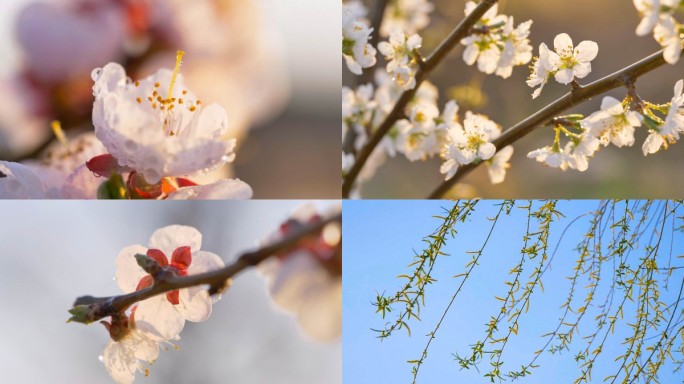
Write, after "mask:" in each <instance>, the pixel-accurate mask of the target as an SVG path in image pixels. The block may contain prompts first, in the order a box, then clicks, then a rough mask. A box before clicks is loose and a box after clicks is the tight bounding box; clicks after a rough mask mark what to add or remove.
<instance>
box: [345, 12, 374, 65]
mask: <svg viewBox="0 0 684 384" xmlns="http://www.w3.org/2000/svg"><path fill="white" fill-rule="evenodd" d="M365 16H366V9H365V8H364V7H363V5H362V4H361V3H360V2H349V3H348V4H345V5H343V7H342V57H344V60H345V62H346V63H347V68H349V70H350V71H351V72H352V73H354V74H357V75H360V74H361V73H363V68H369V67H372V66H374V65H375V62H376V59H375V55H376V53H377V52H376V50H375V48H374V47H373V45H372V44H370V43H369V42H368V40H369V39H370V35H371V33H372V32H373V29H372V28H370V27H369V26H368V23H367V21H365V20H364V19H363V18H364V17H365Z"/></svg>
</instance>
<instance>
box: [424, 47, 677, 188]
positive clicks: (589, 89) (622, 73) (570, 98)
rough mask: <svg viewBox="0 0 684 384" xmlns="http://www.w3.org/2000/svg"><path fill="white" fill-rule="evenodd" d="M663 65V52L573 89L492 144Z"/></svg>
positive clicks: (462, 171)
mask: <svg viewBox="0 0 684 384" xmlns="http://www.w3.org/2000/svg"><path fill="white" fill-rule="evenodd" d="M663 64H665V59H664V58H663V51H658V52H656V53H654V54H651V55H650V56H647V57H645V58H644V59H642V60H640V61H638V62H636V63H634V64H632V65H629V66H627V67H625V68H623V69H621V70H619V71H617V72H615V73H612V74H610V75H608V76H606V77H604V78H602V79H600V80H597V81H595V82H593V83H591V84H589V85H586V86H582V87H579V88H576V89H573V90H572V91H570V92H568V93H566V94H565V95H564V96H563V97H561V98H559V99H558V100H556V101H554V102H552V103H551V104H549V105H547V106H546V107H544V108H543V109H541V110H540V111H538V112H537V113H535V114H534V115H532V116H529V117H528V118H526V119H525V120H523V121H521V122H519V123H518V124H516V125H514V126H512V127H511V128H509V129H507V130H506V131H505V132H504V133H503V134H501V136H499V137H498V138H497V139H495V140H494V141H493V142H492V143H493V144H494V145H495V146H496V150H497V151H499V150H501V149H502V148H504V147H505V146H507V145H510V144H513V143H514V142H516V141H518V140H520V139H521V138H523V137H524V136H526V135H527V134H528V133H530V132H532V131H534V130H535V129H536V128H537V127H539V126H543V125H545V124H546V123H547V122H548V121H549V120H551V119H552V118H553V117H554V116H556V115H558V114H560V113H562V112H563V111H565V110H567V109H569V108H571V107H574V106H575V105H577V104H579V103H581V102H584V101H586V100H588V99H590V98H592V97H594V96H597V95H600V94H602V93H604V92H607V91H610V90H611V89H615V88H618V87H620V86H625V85H627V84H633V83H634V81H635V80H636V79H637V78H638V77H640V76H642V75H644V74H646V73H648V72H650V71H652V70H654V69H656V68H658V67H660V66H662V65H663ZM481 163H482V162H480V163H477V164H475V163H470V164H467V165H463V166H460V167H459V168H458V171H456V174H455V175H454V177H452V178H451V179H449V180H446V181H444V182H442V184H440V185H439V186H438V187H437V188H436V189H435V190H434V191H432V193H430V195H429V197H428V198H430V199H438V198H441V197H443V196H444V195H445V194H446V193H447V192H448V191H449V189H451V187H452V186H453V185H454V184H456V183H457V182H458V181H459V180H461V179H462V178H463V177H464V176H465V175H467V174H468V173H470V171H472V170H473V169H475V167H477V166H478V165H479V164H481Z"/></svg>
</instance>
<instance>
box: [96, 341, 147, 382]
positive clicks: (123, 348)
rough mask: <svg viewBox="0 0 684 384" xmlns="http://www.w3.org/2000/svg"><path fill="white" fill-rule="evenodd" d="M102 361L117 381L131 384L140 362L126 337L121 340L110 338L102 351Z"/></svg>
mask: <svg viewBox="0 0 684 384" xmlns="http://www.w3.org/2000/svg"><path fill="white" fill-rule="evenodd" d="M102 362H103V363H104V365H105V368H106V369H107V372H108V373H109V376H111V377H112V379H114V381H116V382H117V383H119V384H131V383H133V380H135V369H136V367H137V363H138V362H137V359H136V358H135V354H134V353H133V351H132V350H131V346H130V345H129V344H128V343H127V340H126V339H124V340H122V341H120V342H115V341H114V340H109V342H108V343H107V346H106V347H105V349H104V352H103V353H102Z"/></svg>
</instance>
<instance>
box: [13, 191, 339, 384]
mask: <svg viewBox="0 0 684 384" xmlns="http://www.w3.org/2000/svg"><path fill="white" fill-rule="evenodd" d="M303 203H304V202H301V201H283V202H275V201H248V202H235V201H234V202H230V201H229V202H192V201H186V202H183V201H178V202H175V203H173V204H167V203H161V204H153V203H150V202H137V201H133V202H129V203H127V204H121V203H117V202H102V201H100V202H72V201H60V202H56V201H52V202H45V201H43V202H25V201H23V202H22V201H19V202H11V203H10V202H8V201H4V202H2V201H0V211H1V212H2V216H3V220H1V221H0V261H1V262H2V265H3V268H1V269H0V307H2V308H3V310H2V316H0V329H2V342H0V370H1V371H2V372H3V379H2V381H3V382H5V383H73V384H92V383H110V382H112V381H111V380H110V378H109V376H108V374H107V372H106V370H105V367H104V366H103V365H102V364H101V363H100V362H99V361H98V356H100V355H101V354H102V350H103V348H104V346H105V345H106V343H107V340H108V333H107V332H106V330H105V329H104V327H102V326H101V325H100V324H91V325H88V326H85V325H82V324H78V323H66V322H65V321H66V319H68V318H69V314H68V313H67V310H68V309H69V308H71V305H72V304H73V301H74V300H75V299H76V297H78V296H82V295H94V296H108V295H114V294H118V293H120V289H119V288H118V286H117V285H116V282H115V281H114V280H113V276H114V271H115V269H114V259H115V258H116V256H117V255H118V253H119V251H120V250H121V249H122V248H124V247H125V246H128V245H131V244H142V245H146V244H147V241H148V240H149V237H150V235H151V234H152V233H153V231H154V230H156V229H158V228H160V227H163V226H166V225H171V224H184V225H191V226H194V227H196V228H198V229H199V230H200V232H201V233H202V235H203V241H202V249H204V250H208V251H211V252H214V253H216V254H218V255H219V256H221V257H222V258H223V260H224V261H226V263H228V262H230V261H231V260H234V259H235V258H236V257H237V256H239V255H240V254H242V253H243V252H245V251H249V250H253V249H255V248H256V247H257V246H258V244H259V242H260V241H261V240H262V239H263V238H264V237H265V236H267V235H268V234H270V233H271V232H272V231H274V230H276V229H277V228H278V226H279V224H280V223H281V222H283V221H284V220H286V219H287V217H288V216H289V214H290V213H291V212H292V211H293V210H295V209H296V208H297V207H299V206H300V205H302V204H303ZM316 204H317V206H318V207H319V208H321V209H323V208H325V207H328V206H329V205H330V204H331V203H329V202H317V203H316ZM176 345H178V346H179V347H180V349H179V350H173V349H170V350H168V351H161V352H160V355H159V358H158V359H157V361H156V362H155V363H154V364H153V365H152V367H151V369H150V370H151V373H150V376H149V377H147V378H145V377H143V375H141V374H138V377H137V380H136V382H140V383H143V382H144V383H149V384H154V383H201V384H211V383H245V384H262V383H289V384H301V383H332V384H335V383H341V382H342V379H341V354H342V343H341V341H338V342H333V343H321V342H317V341H315V340H312V339H311V338H309V337H307V336H306V335H304V334H302V332H301V331H300V329H299V328H298V325H297V323H296V320H295V319H294V318H293V316H291V315H289V314H287V313H284V312H283V311H281V310H280V309H278V308H276V307H275V306H274V304H273V302H272V300H271V298H270V296H269V294H268V292H267V289H266V285H265V283H264V280H263V278H261V276H259V275H257V272H255V271H254V270H248V271H245V272H243V273H241V274H240V275H238V276H237V277H236V278H235V279H234V280H233V286H232V287H231V288H230V289H229V290H228V291H226V293H225V294H224V295H223V298H222V299H221V300H220V301H219V302H217V303H216V304H215V305H214V308H213V313H212V315H211V317H210V318H209V319H208V320H207V321H205V322H203V323H191V322H187V323H186V325H185V328H184V330H183V332H182V333H181V339H180V340H179V341H178V342H176Z"/></svg>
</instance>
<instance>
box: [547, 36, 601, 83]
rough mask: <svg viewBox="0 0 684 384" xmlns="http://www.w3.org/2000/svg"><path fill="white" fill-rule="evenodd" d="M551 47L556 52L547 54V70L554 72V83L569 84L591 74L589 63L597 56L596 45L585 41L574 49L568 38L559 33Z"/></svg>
mask: <svg viewBox="0 0 684 384" xmlns="http://www.w3.org/2000/svg"><path fill="white" fill-rule="evenodd" d="M553 46H554V49H555V51H556V52H549V56H548V64H549V65H550V68H548V69H549V70H551V71H554V72H555V76H554V77H555V78H556V81H558V82H559V83H561V84H569V83H570V82H572V81H573V80H574V79H575V78H578V79H581V78H584V77H586V76H587V75H588V74H589V73H590V72H591V61H592V60H594V59H595V58H596V55H597V54H598V44H596V43H595V42H593V41H589V40H585V41H582V42H581V43H579V45H578V46H577V47H576V48H574V47H573V44H572V39H571V38H570V36H569V35H568V34H567V33H561V34H559V35H557V36H556V38H555V39H554V40H553Z"/></svg>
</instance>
